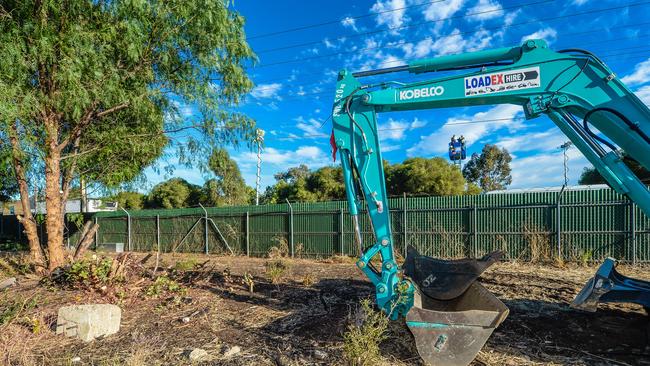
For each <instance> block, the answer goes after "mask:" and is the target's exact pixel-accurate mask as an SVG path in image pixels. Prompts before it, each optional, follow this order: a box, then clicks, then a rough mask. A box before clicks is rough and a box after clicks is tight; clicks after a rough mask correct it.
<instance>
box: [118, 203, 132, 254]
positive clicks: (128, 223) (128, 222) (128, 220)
mask: <svg viewBox="0 0 650 366" xmlns="http://www.w3.org/2000/svg"><path fill="white" fill-rule="evenodd" d="M120 208H121V209H122V211H124V212H126V235H127V236H126V240H127V243H128V244H127V247H128V248H129V252H130V251H131V214H129V211H127V210H125V209H124V208H123V207H120Z"/></svg>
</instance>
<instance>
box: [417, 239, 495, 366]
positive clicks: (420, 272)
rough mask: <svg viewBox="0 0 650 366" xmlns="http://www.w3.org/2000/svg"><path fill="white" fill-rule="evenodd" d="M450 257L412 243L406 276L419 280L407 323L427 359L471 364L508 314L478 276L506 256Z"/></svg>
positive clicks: (451, 365)
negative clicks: (439, 256)
mask: <svg viewBox="0 0 650 366" xmlns="http://www.w3.org/2000/svg"><path fill="white" fill-rule="evenodd" d="M501 255H502V254H501V253H496V252H495V253H492V254H489V255H487V256H485V257H483V258H481V259H479V260H473V259H463V260H454V261H444V260H439V259H434V258H431V257H426V256H422V255H420V254H419V253H418V252H417V251H416V250H415V249H414V248H412V247H409V249H408V253H407V258H406V263H405V266H404V268H405V274H406V275H407V276H409V277H410V278H411V279H412V280H413V281H414V282H415V283H416V287H417V290H416V292H415V296H414V303H413V307H412V308H411V310H410V311H409V312H408V314H407V315H406V325H407V326H408V327H409V329H410V331H411V333H413V336H414V337H415V344H416V347H417V349H418V353H419V354H420V356H421V357H422V359H423V360H424V361H425V362H426V363H427V364H430V365H436V366H466V365H469V363H470V362H472V360H473V359H474V358H475V357H476V354H477V353H478V352H479V351H480V350H481V348H482V347H483V345H484V344H485V342H486V341H487V339H488V338H489V337H490V335H491V334H492V331H493V330H494V329H495V328H496V327H497V326H499V324H501V322H503V320H504V319H505V318H506V317H507V316H508V308H507V307H506V306H505V305H504V304H503V303H502V302H501V301H500V300H499V299H497V298H496V296H494V295H493V294H492V293H491V292H489V291H488V290H487V289H485V287H483V286H481V284H479V283H478V282H476V279H477V278H478V276H480V274H481V273H482V272H483V271H484V270H485V269H486V268H487V267H489V266H490V265H491V264H492V263H494V262H495V261H497V260H498V259H499V258H500V257H501Z"/></svg>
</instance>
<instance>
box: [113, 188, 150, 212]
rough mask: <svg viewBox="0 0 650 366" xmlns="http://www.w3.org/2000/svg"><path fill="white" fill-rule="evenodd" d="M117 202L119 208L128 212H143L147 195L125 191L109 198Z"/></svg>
mask: <svg viewBox="0 0 650 366" xmlns="http://www.w3.org/2000/svg"><path fill="white" fill-rule="evenodd" d="M109 200H113V201H116V202H117V204H118V206H119V207H122V208H124V209H127V210H141V209H142V208H143V207H144V202H145V195H144V194H142V193H140V192H130V191H124V192H119V193H118V194H116V195H114V196H112V197H110V198H109Z"/></svg>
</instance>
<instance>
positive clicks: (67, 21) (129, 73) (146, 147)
mask: <svg viewBox="0 0 650 366" xmlns="http://www.w3.org/2000/svg"><path fill="white" fill-rule="evenodd" d="M255 61H256V57H255V55H254V53H253V51H252V49H251V48H250V47H249V45H248V43H247V41H246V35H245V33H244V18H243V17H242V16H241V15H239V14H238V13H237V12H235V11H234V10H233V8H232V6H231V2H230V1H229V0H196V1H185V0H166V1H153V0H138V1H92V0H77V1H52V0H45V1H41V0H25V1H3V2H2V3H0V116H1V118H0V121H1V122H0V141H1V142H2V144H1V146H11V147H12V149H11V160H10V161H11V164H12V166H13V167H17V166H18V167H23V168H25V171H26V173H25V174H22V173H21V174H22V176H21V177H16V178H17V179H19V180H24V179H28V178H27V173H34V174H35V175H36V176H44V177H45V179H46V180H47V183H48V184H49V185H50V189H49V190H48V192H46V195H48V197H47V198H48V199H50V202H53V201H52V199H53V198H54V197H57V196H58V195H59V189H57V188H56V187H55V186H57V185H58V186H60V188H61V189H66V188H67V187H64V185H66V184H67V183H69V182H71V181H73V180H74V179H75V178H77V176H78V175H83V177H84V178H86V179H87V183H88V184H94V183H99V184H101V185H104V186H108V187H115V186H117V185H119V184H120V183H122V182H127V181H131V180H133V179H135V178H136V177H138V176H139V175H140V174H141V172H142V170H143V169H144V167H146V166H147V165H150V164H151V163H152V162H154V161H155V160H156V159H157V158H158V157H160V156H161V154H163V151H166V150H165V147H166V146H168V145H169V144H171V145H172V146H171V147H172V148H175V153H174V158H177V160H178V161H179V163H181V164H186V163H187V164H189V163H192V162H193V161H199V160H200V159H201V157H202V156H205V155H203V154H199V152H200V151H201V149H211V148H213V147H215V146H222V145H224V144H229V143H233V144H237V143H239V142H240V141H242V140H244V141H252V140H253V139H254V137H255V130H256V129H255V123H254V121H253V120H251V119H250V118H248V117H246V116H245V115H243V114H242V113H240V112H238V110H237V108H236V106H237V105H238V104H239V103H240V102H241V101H242V99H243V97H244V96H245V95H246V94H247V93H248V92H249V91H250V90H251V89H252V87H253V83H252V81H251V80H250V79H249V78H248V76H247V74H246V69H247V68H249V67H250V66H251V65H252V64H253V63H254V62H255ZM185 105H190V106H191V107H192V109H193V110H194V111H195V112H196V113H194V115H192V116H191V118H190V117H187V115H184V114H183V113H182V110H183V109H184V106H185ZM187 130H193V131H194V132H195V133H192V134H190V135H189V137H188V138H185V139H183V141H182V142H180V141H179V140H178V139H171V138H168V137H167V136H168V135H170V134H174V133H177V132H181V131H187ZM12 142H13V144H12ZM169 154H170V155H171V154H172V153H171V152H170V153H169ZM59 166H60V167H61V170H59ZM46 167H47V169H46ZM30 170H33V172H30ZM1 171H2V166H1V165H0V180H1V174H2V172H1ZM16 171H20V170H16ZM38 171H40V174H39V173H38ZM59 171H61V173H60V174H59ZM46 173H47V174H46ZM52 187H55V188H52ZM0 188H1V187H0ZM54 202H56V200H55V201H54ZM163 207H167V206H163ZM50 217H52V218H53V219H58V218H59V217H58V216H54V215H53V216H50ZM51 225H57V226H58V228H57V229H60V228H61V227H62V225H63V222H62V221H60V222H52V223H51ZM54 232H58V230H54ZM30 240H31V244H32V247H33V249H35V245H37V244H36V241H35V238H31V239H30ZM60 241H61V237H60V236H58V237H54V236H50V237H49V244H51V247H50V248H49V252H50V253H56V254H57V255H55V256H52V258H50V260H54V261H60V260H61V258H62V255H61V250H60ZM59 264H60V263H55V264H54V265H55V266H57V265H59Z"/></svg>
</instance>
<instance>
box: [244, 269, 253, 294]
mask: <svg viewBox="0 0 650 366" xmlns="http://www.w3.org/2000/svg"><path fill="white" fill-rule="evenodd" d="M244 284H245V285H246V286H248V292H250V293H253V291H254V290H255V280H254V279H253V275H251V274H250V273H244Z"/></svg>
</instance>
